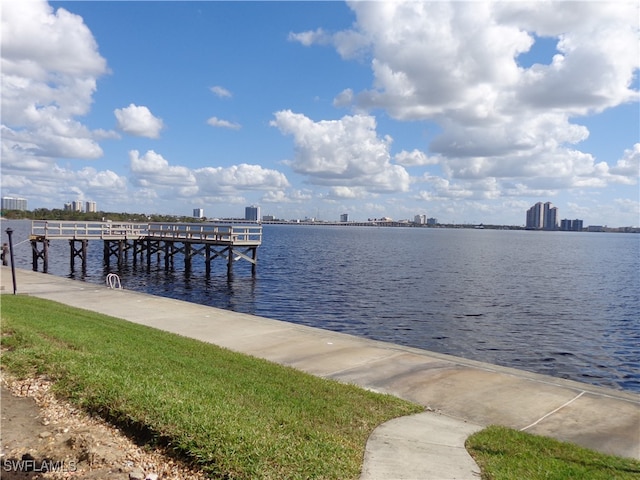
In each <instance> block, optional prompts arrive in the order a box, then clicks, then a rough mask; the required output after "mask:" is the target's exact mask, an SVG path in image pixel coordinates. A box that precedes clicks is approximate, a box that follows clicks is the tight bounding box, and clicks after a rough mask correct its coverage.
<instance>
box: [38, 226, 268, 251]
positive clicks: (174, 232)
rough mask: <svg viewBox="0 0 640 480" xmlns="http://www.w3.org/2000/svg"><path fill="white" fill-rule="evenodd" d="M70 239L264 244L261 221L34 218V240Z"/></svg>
mask: <svg viewBox="0 0 640 480" xmlns="http://www.w3.org/2000/svg"><path fill="white" fill-rule="evenodd" d="M39 238H44V239H69V240H91V239H102V240H121V239H122V240H125V239H126V240H142V239H152V240H167V241H173V242H180V241H187V242H193V243H214V244H229V245H240V246H242V245H248V246H249V245H250V246H257V245H260V244H262V226H261V225H259V224H252V225H244V224H233V225H221V224H216V223H160V222H151V223H132V222H129V223H126V222H123V223H120V222H74V221H57V220H34V221H32V222H31V239H32V240H33V239H39Z"/></svg>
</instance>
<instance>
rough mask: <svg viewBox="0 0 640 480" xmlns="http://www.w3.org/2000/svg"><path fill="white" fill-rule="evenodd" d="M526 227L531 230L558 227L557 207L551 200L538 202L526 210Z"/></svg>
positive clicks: (554, 228)
mask: <svg viewBox="0 0 640 480" xmlns="http://www.w3.org/2000/svg"><path fill="white" fill-rule="evenodd" d="M526 227H527V228H528V229H532V230H543V229H544V230H556V229H557V228H558V208H557V207H554V206H552V204H551V202H546V203H544V204H543V203H542V202H538V203H536V204H535V205H533V206H532V207H531V208H530V209H529V210H527V223H526Z"/></svg>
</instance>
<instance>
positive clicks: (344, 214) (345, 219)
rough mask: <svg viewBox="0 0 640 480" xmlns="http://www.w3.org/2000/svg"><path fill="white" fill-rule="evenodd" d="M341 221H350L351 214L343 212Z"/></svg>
mask: <svg viewBox="0 0 640 480" xmlns="http://www.w3.org/2000/svg"><path fill="white" fill-rule="evenodd" d="M340 221H341V222H342V223H347V222H348V221H349V214H348V213H343V214H342V215H340Z"/></svg>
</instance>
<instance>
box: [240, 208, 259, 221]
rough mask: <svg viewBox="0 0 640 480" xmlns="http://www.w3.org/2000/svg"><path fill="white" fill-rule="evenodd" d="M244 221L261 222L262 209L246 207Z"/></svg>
mask: <svg viewBox="0 0 640 480" xmlns="http://www.w3.org/2000/svg"><path fill="white" fill-rule="evenodd" d="M244 219H245V220H251V221H252V222H257V221H258V220H260V207H258V206H256V205H251V206H250V207H246V208H245V209H244Z"/></svg>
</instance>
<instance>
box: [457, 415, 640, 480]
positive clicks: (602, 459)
mask: <svg viewBox="0 0 640 480" xmlns="http://www.w3.org/2000/svg"><path fill="white" fill-rule="evenodd" d="M466 447H467V450H468V451H469V453H470V454H471V456H472V457H473V458H474V459H475V461H476V462H477V463H478V465H479V466H480V468H481V470H482V478H483V479H484V480H513V479H517V480H574V479H575V480H627V479H628V480H631V479H636V480H637V479H640V462H638V461H636V460H632V459H629V458H620V457H615V456H612V455H605V454H603V453H598V452H594V451H593V450H589V449H586V448H582V447H579V446H577V445H573V444H570V443H566V442H559V441H557V440H554V439H552V438H547V437H542V436H539V435H531V434H528V433H524V432H520V431H518V430H513V429H510V428H505V427H499V426H491V427H487V428H485V429H484V430H481V431H480V432H477V433H475V434H473V435H472V436H470V437H469V438H468V439H467V442H466Z"/></svg>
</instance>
